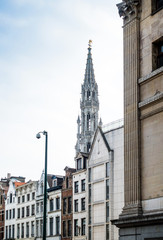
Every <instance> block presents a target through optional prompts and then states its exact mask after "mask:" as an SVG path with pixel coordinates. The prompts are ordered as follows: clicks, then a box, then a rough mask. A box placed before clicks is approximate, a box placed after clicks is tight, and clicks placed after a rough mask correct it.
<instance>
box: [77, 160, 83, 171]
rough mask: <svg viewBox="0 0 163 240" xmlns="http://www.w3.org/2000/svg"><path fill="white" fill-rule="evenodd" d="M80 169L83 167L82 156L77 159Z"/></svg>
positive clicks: (78, 168)
mask: <svg viewBox="0 0 163 240" xmlns="http://www.w3.org/2000/svg"><path fill="white" fill-rule="evenodd" d="M80 169H82V159H81V158H79V159H77V170H80Z"/></svg>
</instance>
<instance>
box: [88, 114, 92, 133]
mask: <svg viewBox="0 0 163 240" xmlns="http://www.w3.org/2000/svg"><path fill="white" fill-rule="evenodd" d="M90 130H91V117H90V113H88V114H87V131H90Z"/></svg>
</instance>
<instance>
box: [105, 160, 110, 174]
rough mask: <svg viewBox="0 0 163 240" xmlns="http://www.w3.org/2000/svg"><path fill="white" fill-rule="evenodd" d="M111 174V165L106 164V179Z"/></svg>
mask: <svg viewBox="0 0 163 240" xmlns="http://www.w3.org/2000/svg"><path fill="white" fill-rule="evenodd" d="M109 172H110V163H109V162H107V163H106V177H109Z"/></svg>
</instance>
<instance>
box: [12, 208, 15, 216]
mask: <svg viewBox="0 0 163 240" xmlns="http://www.w3.org/2000/svg"><path fill="white" fill-rule="evenodd" d="M12 218H15V208H13V210H12Z"/></svg>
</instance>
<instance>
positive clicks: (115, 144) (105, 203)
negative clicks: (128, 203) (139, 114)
mask: <svg viewBox="0 0 163 240" xmlns="http://www.w3.org/2000/svg"><path fill="white" fill-rule="evenodd" d="M123 164H124V157H123V121H117V122H114V123H111V124H109V125H107V126H104V127H103V128H102V129H101V128H100V127H98V128H97V130H96V133H95V136H94V140H93V143H92V148H91V151H90V155H89V158H88V168H87V175H88V182H87V184H88V191H87V193H88V196H87V199H88V209H87V212H88V239H89V240H99V239H106V240H118V229H117V228H116V227H115V226H113V225H111V222H110V220H111V219H115V218H117V217H118V215H119V214H120V212H121V209H122V207H123V203H124V196H123V193H124V174H123V169H124V166H123Z"/></svg>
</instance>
